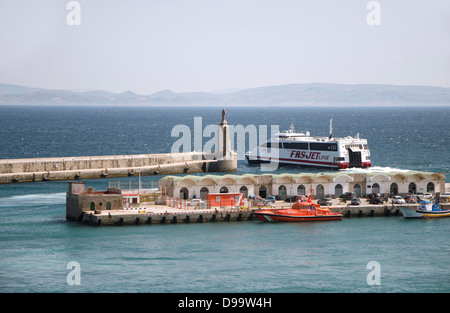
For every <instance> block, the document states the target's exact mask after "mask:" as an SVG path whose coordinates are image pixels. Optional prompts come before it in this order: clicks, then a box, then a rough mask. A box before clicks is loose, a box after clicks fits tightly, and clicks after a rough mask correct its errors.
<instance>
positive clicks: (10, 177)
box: [0, 152, 237, 183]
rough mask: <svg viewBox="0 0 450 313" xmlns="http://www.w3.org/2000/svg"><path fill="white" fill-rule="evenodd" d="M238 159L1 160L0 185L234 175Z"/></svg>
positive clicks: (171, 156) (199, 156) (158, 156)
mask: <svg viewBox="0 0 450 313" xmlns="http://www.w3.org/2000/svg"><path fill="white" fill-rule="evenodd" d="M236 169H237V159H236V158H234V159H233V160H231V161H230V160H216V159H215V158H214V157H211V155H207V154H203V153H198V152H186V153H163V154H137V155H113V156H85V157H62V158H37V159H3V160H0V183H13V182H33V181H48V180H67V179H90V178H101V177H119V176H132V175H138V174H139V173H140V174H141V175H158V174H175V173H196V172H216V171H235V170H236Z"/></svg>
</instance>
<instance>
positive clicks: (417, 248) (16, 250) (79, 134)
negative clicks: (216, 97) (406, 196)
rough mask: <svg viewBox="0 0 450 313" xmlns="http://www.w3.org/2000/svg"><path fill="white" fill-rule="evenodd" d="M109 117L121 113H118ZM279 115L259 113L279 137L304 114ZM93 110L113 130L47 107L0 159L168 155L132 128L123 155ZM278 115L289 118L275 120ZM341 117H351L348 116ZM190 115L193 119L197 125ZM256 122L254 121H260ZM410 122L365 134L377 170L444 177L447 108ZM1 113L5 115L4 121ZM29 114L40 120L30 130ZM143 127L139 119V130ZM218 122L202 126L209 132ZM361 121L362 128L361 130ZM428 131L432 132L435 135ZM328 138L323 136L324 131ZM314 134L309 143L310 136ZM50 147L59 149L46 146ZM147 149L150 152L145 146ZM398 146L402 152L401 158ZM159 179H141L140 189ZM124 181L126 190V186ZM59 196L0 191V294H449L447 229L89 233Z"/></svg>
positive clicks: (371, 121) (412, 223)
mask: <svg viewBox="0 0 450 313" xmlns="http://www.w3.org/2000/svg"><path fill="white" fill-rule="evenodd" d="M89 110H92V111H89ZM102 110H103V111H102ZM114 110H119V113H120V109H119V108H116V109H114ZM122 110H123V112H122V113H123V114H122V116H124V115H125V116H128V115H127V114H129V116H131V115H133V114H131V113H133V112H134V114H135V115H136V112H137V111H136V110H138V109H137V108H134V109H132V110H131V109H130V110H131V111H128V110H125V109H122ZM158 110H159V111H158ZM158 110H156V111H155V114H154V115H152V114H150V113H151V112H152V111H151V110H150V109H148V108H146V109H144V113H143V114H141V116H147V117H148V118H153V119H154V120H153V122H155V123H160V122H158V120H161V119H162V116H170V109H162V108H161V109H158ZM286 110H287V111H283V110H282V109H267V112H266V113H267V114H270V115H272V116H274V115H273V114H274V113H276V116H277V119H279V120H283V121H284V122H283V123H285V124H286V127H280V128H281V129H284V128H287V127H288V126H289V125H290V123H291V119H294V120H295V119H298V120H300V119H301V118H302V117H301V115H299V116H298V117H296V116H294V115H293V114H294V113H295V112H297V111H295V110H294V109H290V110H291V111H289V109H286ZM311 110H313V109H311ZM402 110H403V109H401V108H399V109H397V110H393V109H392V111H390V113H389V112H387V113H386V112H385V110H381V109H380V110H378V111H377V110H375V109H370V110H368V111H364V110H362V109H360V110H358V111H355V112H354V113H352V114H356V115H357V116H359V119H358V121H359V122H357V123H359V127H357V126H355V125H353V124H352V125H347V124H345V123H341V125H343V126H342V127H344V126H345V127H346V128H348V129H350V130H353V128H354V130H356V129H357V128H359V129H362V128H363V129H370V128H376V129H379V127H381V122H380V120H379V119H376V118H372V117H373V116H374V114H376V116H379V115H381V116H382V117H383V118H385V119H388V120H389V118H388V117H389V116H395V117H396V118H398V117H399V116H403V118H407V117H405V115H404V114H403V113H404V112H403V111H402ZM439 110H441V111H439ZM0 111H2V115H0V119H2V123H6V121H8V123H11V122H10V121H12V120H14V118H15V117H16V118H17V117H18V116H21V114H25V109H24V108H19V109H18V110H17V111H14V110H10V111H8V110H6V109H5V108H4V107H0ZM199 111H201V110H199ZM229 111H230V113H229V115H230V117H229V118H227V120H228V121H229V123H230V120H231V115H232V114H234V116H235V117H236V118H237V117H239V118H241V120H240V122H239V123H242V124H245V123H243V122H244V121H245V119H244V118H243V117H242V114H237V113H239V112H240V113H246V116H247V117H246V118H247V120H248V116H249V114H250V113H249V112H246V111H245V110H244V108H236V110H235V111H233V109H230V110H229ZM344 111H345V110H344ZM21 112H22V113H21ZM77 112H78V113H77ZM98 112H103V113H102V114H103V115H102V116H108V118H107V120H108V121H109V123H110V124H113V125H117V120H115V119H114V118H113V115H108V114H109V113H108V112H109V111H107V110H106V109H102V108H92V109H89V108H83V109H79V110H78V111H77V110H76V109H72V117H71V118H70V119H69V117H66V118H67V120H65V122H64V123H63V122H61V121H59V120H58V117H61V116H62V117H64V116H66V115H67V114H68V113H67V112H66V111H65V110H64V109H62V108H54V109H53V111H52V109H51V108H45V109H42V110H39V109H38V108H33V109H32V113H29V114H30V115H26V116H28V117H29V118H30V120H29V122H30V123H31V124H33V123H35V124H33V125H34V126H33V127H37V130H36V131H34V132H31V130H30V129H29V130H28V131H24V130H21V129H18V130H14V129H12V128H2V129H1V130H0V139H1V143H2V145H3V146H4V147H5V148H4V149H2V151H1V154H2V157H3V158H6V157H14V156H17V157H31V156H37V155H39V156H64V155H71V154H73V155H95V154H113V152H115V151H116V152H117V154H120V153H125V151H128V153H147V152H166V151H167V149H166V148H164V146H165V145H167V142H166V141H164V142H163V143H160V144H159V145H158V143H157V141H156V140H155V138H154V137H155V136H154V135H150V134H151V133H150V134H149V133H147V134H146V138H140V137H139V136H137V137H136V138H138V139H136V140H132V138H134V136H131V133H133V132H137V133H138V134H139V131H140V128H139V127H136V128H133V129H132V130H127V131H128V133H127V132H126V131H125V129H127V128H126V127H125V128H124V130H123V131H124V132H125V133H126V136H125V137H124V138H128V150H127V149H124V148H122V147H121V144H120V143H121V141H120V140H119V143H117V142H113V140H108V139H107V138H108V135H109V136H113V137H114V138H121V136H122V135H121V131H119V130H117V129H115V128H114V127H113V126H112V125H109V126H108V125H104V124H99V125H98V124H96V123H95V121H96V120H97V117H98V116H97V115H96V114H98ZM127 112H128V113H127ZM280 112H285V114H284V115H280V114H279V113H280ZM345 112H346V114H347V115H349V114H350V113H351V112H350V111H345ZM345 112H344V113H345ZM402 112H403V113H402ZM116 113H117V111H116ZM188 113H189V112H188V110H186V112H183V113H182V114H181V116H177V118H178V119H179V120H175V121H173V119H174V118H173V117H171V118H170V120H166V122H165V124H167V125H166V126H165V128H164V127H163V126H162V124H164V123H162V122H161V124H159V128H158V129H159V130H160V133H159V138H166V137H163V136H164V134H166V133H167V128H168V129H169V140H172V141H171V142H173V140H174V139H173V138H170V129H171V127H173V126H172V124H170V123H172V122H174V123H175V122H177V123H178V122H179V121H180V120H182V119H183V118H188V117H187V116H188V115H189V114H188ZM196 113H198V111H195V112H194V113H192V116H195V115H194V114H196ZM207 113H208V112H206V113H204V114H205V115H207ZM263 113H264V112H256V113H255V114H256V115H259V116H264V114H263ZM313 113H314V111H313V112H309V111H308V112H304V114H303V115H308V116H317V120H316V123H317V124H320V123H319V122H321V121H322V120H323V122H324V124H325V125H327V123H328V119H329V117H330V115H331V116H332V117H333V119H334V120H333V122H334V125H335V127H337V126H336V120H337V119H338V118H339V117H340V118H344V117H345V116H346V114H344V113H343V112H342V111H337V112H336V113H335V115H333V113H332V112H331V113H330V112H327V111H320V110H319V111H316V113H317V114H316V115H314V114H313ZM318 113H321V114H322V115H320V114H318ZM410 113H411V114H412V115H413V116H415V117H416V118H415V120H414V127H413V126H411V127H410V128H408V129H405V127H406V125H412V124H411V121H410V122H409V123H406V122H405V121H404V120H403V119H400V120H399V122H398V123H391V124H390V125H391V126H390V127H389V128H383V129H382V130H381V131H380V133H384V134H385V135H386V134H387V136H389V138H391V139H389V140H387V139H386V138H384V139H383V140H382V139H380V137H379V134H374V133H371V132H368V133H365V132H363V131H360V132H361V136H362V137H367V138H368V137H370V138H369V144H370V145H371V150H372V162H374V164H375V165H377V166H380V167H395V168H404V169H405V168H406V169H416V170H430V171H437V172H446V175H447V179H448V176H450V175H449V173H448V172H449V171H448V169H449V164H448V163H449V162H448V147H449V146H450V145H448V143H449V140H450V139H449V137H450V136H448V126H446V125H447V124H444V119H443V118H442V116H444V117H445V118H448V116H449V109H448V108H441V109H439V108H432V109H430V110H425V109H423V108H422V109H420V108H419V109H416V111H414V109H412V111H411V112H410ZM5 114H9V118H6V117H5ZM27 114H28V113H27ZM227 114H228V113H227ZM32 116H35V117H36V120H35V121H34V122H33V123H32V120H33V119H32ZM155 116H157V117H158V118H156V117H155ZM430 116H431V117H432V116H436V118H435V124H429V123H428V119H429V118H430ZM140 118H141V117H139V116H138V117H137V119H138V120H139V119H140ZM63 119H64V118H63ZM205 119H206V117H205ZM393 119H394V118H393ZM213 120H214V119H211V121H207V122H205V123H213V122H214V121H213ZM259 120H260V121H261V123H260V124H263V123H267V120H268V117H266V120H264V119H263V118H260V119H259ZM69 121H72V122H73V124H70V122H69ZM75 121H78V123H75ZM264 121H266V122H264ZM302 121H303V119H302ZM389 121H391V122H392V120H389ZM305 122H307V123H308V124H309V125H310V126H311V127H312V125H313V124H314V123H313V122H311V121H310V119H309V120H308V119H307V118H306V117H305ZM114 123H116V124H114ZM123 123H130V122H129V121H128V122H123ZM133 123H134V122H133ZM355 123H356V122H355ZM364 123H365V124H366V125H365V127H362V124H364ZM236 124H237V123H236ZM280 124H281V123H280ZM3 125H5V124H3ZM8 125H10V124H8ZM127 125H128V124H127ZM430 125H431V126H432V125H437V126H436V127H435V129H434V130H433V129H431V128H432V127H431V126H430ZM65 126H67V127H65ZM26 127H28V126H25V128H26ZM30 127H31V126H30ZM152 127H154V126H151V125H150V126H149V125H148V124H143V125H142V128H143V129H144V130H145V131H146V132H147V131H148V132H151V129H153V128H152ZM443 127H444V128H443ZM321 128H322V127H321ZM323 128H324V132H326V131H327V127H326V126H324V127H323ZM58 129H59V132H60V134H62V135H64V136H66V137H65V139H62V138H60V137H58ZM87 129H90V130H87ZM318 129H319V127H318ZM416 129H417V130H418V131H417V132H416V131H415V130H416ZM439 129H440V131H439V132H438V130H439ZM63 130H64V131H63ZM299 130H300V127H299ZM309 130H310V131H311V132H312V133H313V131H312V129H311V128H310V129H309ZM74 132H75V133H76V134H75V133H74ZM89 132H91V133H95V134H96V136H93V135H92V136H91V137H92V138H94V139H93V140H94V142H96V141H97V140H100V139H99V138H101V140H103V143H104V144H103V145H101V146H100V148H99V147H98V146H97V145H95V144H94V143H92V142H89V141H87V140H86V139H85V138H86V135H87V133H89ZM341 132H342V131H341ZM355 133H356V132H355ZM111 134H114V135H111ZM433 134H434V135H433ZM436 134H440V135H439V136H436ZM62 135H61V136H62ZM343 135H346V134H345V133H344V134H343ZM7 136H9V137H7ZM53 137H54V138H55V139H54V140H51V138H53ZM8 138H9V139H8ZM130 138H131V139H130ZM147 139H148V141H147ZM406 139H408V140H407V141H408V142H409V143H411V144H408V145H401V146H397V145H395V144H394V143H391V142H396V141H400V142H404V141H406ZM146 141H147V142H149V146H144V144H143V142H146ZM171 142H170V143H171ZM97 143H98V142H97ZM411 145H412V146H411ZM423 145H425V148H424V147H423ZM169 146H170V145H169ZM44 147H45V149H44ZM80 147H82V149H81V148H80ZM116 147H117V150H115V148H116ZM394 147H396V148H395V150H394ZM403 148H404V150H405V151H407V152H408V153H404V152H402V149H403ZM122 149H123V150H122ZM139 149H141V150H139ZM75 151H76V152H77V153H74V152H75ZM138 151H139V152H138ZM430 151H431V152H430ZM409 152H411V153H409ZM412 152H414V153H412ZM428 152H429V153H430V154H429V155H427V153H428ZM38 153H39V154H38ZM380 154H381V155H380ZM420 154H423V155H422V156H421V155H420ZM424 155H425V157H424ZM390 160H393V161H392V162H391V161H390ZM282 170H283V171H286V170H292V171H295V170H296V169H282ZM248 171H257V170H256V169H255V168H254V167H248V166H246V165H245V163H243V162H240V163H239V169H238V172H240V173H244V172H248ZM312 171H313V170H312ZM158 178H160V177H143V179H144V180H154V179H158ZM135 179H137V178H135ZM121 180H125V181H127V180H128V178H122V179H121ZM87 184H88V185H89V186H93V187H94V188H96V189H97V190H102V189H105V188H106V187H107V186H108V179H99V180H89V181H87ZM66 188H67V186H66V183H65V182H37V183H16V184H8V185H0V253H1V254H0V292H154V293H157V292H167V293H173V292H180V293H183V292H270V293H281V292H283V293H291V292H295V293H297V292H375V293H378V292H426V293H434V292H449V291H450V262H449V261H450V257H449V256H450V253H449V252H450V248H449V243H448V242H449V241H448V233H449V231H450V219H437V220H405V219H404V218H402V217H373V218H345V219H343V220H342V221H334V222H322V223H301V224H296V223H279V224H270V223H263V222H260V221H246V222H228V223H217V224H214V223H204V224H197V223H191V224H177V225H139V226H122V227H91V226H86V225H79V224H77V223H71V222H66V220H65V191H66ZM71 261H75V262H78V263H79V265H80V285H69V284H68V283H67V280H66V279H67V276H68V275H69V274H70V272H71V269H70V268H69V269H67V267H66V266H67V264H68V263H69V262H71ZM371 261H376V262H378V263H379V264H380V272H379V277H380V285H369V284H368V283H367V276H368V275H370V273H371V269H367V264H368V263H369V262H371Z"/></svg>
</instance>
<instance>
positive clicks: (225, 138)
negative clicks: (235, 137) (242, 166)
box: [215, 109, 237, 172]
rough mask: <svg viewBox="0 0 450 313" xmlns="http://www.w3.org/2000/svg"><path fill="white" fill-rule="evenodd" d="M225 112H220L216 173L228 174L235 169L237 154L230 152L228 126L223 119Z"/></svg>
mask: <svg viewBox="0 0 450 313" xmlns="http://www.w3.org/2000/svg"><path fill="white" fill-rule="evenodd" d="M225 114H226V111H225V109H223V110H222V121H221V122H220V124H219V127H218V131H217V151H216V152H215V159H216V160H217V171H219V172H229V171H236V169H237V153H236V151H233V150H231V138H230V126H229V125H228V123H227V120H226V119H225Z"/></svg>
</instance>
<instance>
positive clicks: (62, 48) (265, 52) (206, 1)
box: [0, 0, 450, 94]
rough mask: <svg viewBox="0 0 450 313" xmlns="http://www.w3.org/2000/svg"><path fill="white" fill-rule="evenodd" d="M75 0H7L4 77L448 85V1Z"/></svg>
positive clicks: (137, 82) (96, 83)
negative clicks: (75, 4) (72, 3)
mask: <svg viewBox="0 0 450 313" xmlns="http://www.w3.org/2000/svg"><path fill="white" fill-rule="evenodd" d="M70 2H71V1H66V0H39V1H29V0H27V1H23V0H0V83H3V84H17V85H24V86H29V87H39V88H47V89H67V90H77V91H85V90H104V91H110V92H125V91H128V90H130V91H133V92H136V93H138V94H151V93H154V92H157V91H161V90H165V89H170V90H172V91H175V92H189V91H205V92H212V91H221V90H229V89H244V88H255V87H262V86H271V85H283V84H295V83H342V84H393V85H425V86H439V87H450V1H448V0H432V1H425V0H422V1H417V0H379V1H369V0H339V1H337V0H309V1H304V0H147V1H144V0H79V1H75V2H76V3H78V4H79V10H77V9H74V7H73V6H71V4H70ZM68 5H69V6H68ZM68 19H69V21H68ZM78 21H79V25H76V24H75V25H72V24H74V23H75V22H78ZM374 23H375V25H371V24H374Z"/></svg>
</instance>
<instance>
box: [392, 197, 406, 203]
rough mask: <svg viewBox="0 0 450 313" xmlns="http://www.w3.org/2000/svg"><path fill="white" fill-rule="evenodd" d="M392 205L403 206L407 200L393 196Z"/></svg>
mask: <svg viewBox="0 0 450 313" xmlns="http://www.w3.org/2000/svg"><path fill="white" fill-rule="evenodd" d="M391 199H392V203H394V204H401V203H405V199H403V198H402V197H401V196H392V198H391Z"/></svg>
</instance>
